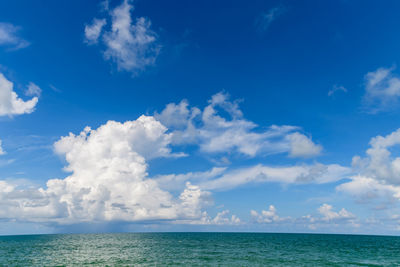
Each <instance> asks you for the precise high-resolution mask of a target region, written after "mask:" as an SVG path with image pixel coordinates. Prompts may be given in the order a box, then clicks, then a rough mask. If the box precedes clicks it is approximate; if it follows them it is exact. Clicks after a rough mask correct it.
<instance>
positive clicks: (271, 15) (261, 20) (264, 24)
mask: <svg viewBox="0 0 400 267" xmlns="http://www.w3.org/2000/svg"><path fill="white" fill-rule="evenodd" d="M285 11H286V8H284V7H283V6H278V7H273V8H271V9H269V10H268V11H267V12H264V13H262V14H261V15H260V16H259V17H258V18H257V19H256V21H255V25H256V27H257V30H258V31H260V32H265V31H266V30H268V28H269V27H270V25H271V23H272V22H274V21H275V20H276V19H277V18H278V17H280V16H281V15H282V14H283V13H284V12H285Z"/></svg>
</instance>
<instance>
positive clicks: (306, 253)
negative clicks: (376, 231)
mask: <svg viewBox="0 0 400 267" xmlns="http://www.w3.org/2000/svg"><path fill="white" fill-rule="evenodd" d="M0 265H1V266H82V265H93V266H132V265H134V266H164V265H168V266H176V265H180V266H400V237H388V236H356V235H313V234H260V233H121V234H65V235H64V234H63V235H26V236H2V237H0Z"/></svg>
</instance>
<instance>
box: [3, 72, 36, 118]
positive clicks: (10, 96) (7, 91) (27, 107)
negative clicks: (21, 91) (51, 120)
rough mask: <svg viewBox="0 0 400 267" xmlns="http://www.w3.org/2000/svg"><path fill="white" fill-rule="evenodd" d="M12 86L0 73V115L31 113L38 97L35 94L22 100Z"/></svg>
mask: <svg viewBox="0 0 400 267" xmlns="http://www.w3.org/2000/svg"><path fill="white" fill-rule="evenodd" d="M13 86H14V85H13V83H12V82H10V81H9V80H7V79H6V77H4V75H3V74H1V73H0V116H12V115H20V114H27V113H32V112H33V111H34V110H35V106H36V104H37V102H38V97H37V96H35V97H33V98H32V99H30V100H27V101H24V100H22V99H21V98H19V97H18V95H17V93H15V92H14V91H13ZM30 86H31V85H30ZM28 91H29V89H28Z"/></svg>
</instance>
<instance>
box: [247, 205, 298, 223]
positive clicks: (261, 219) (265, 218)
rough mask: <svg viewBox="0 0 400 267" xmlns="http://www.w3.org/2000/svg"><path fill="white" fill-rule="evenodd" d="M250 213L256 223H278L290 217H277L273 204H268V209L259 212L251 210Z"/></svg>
mask: <svg viewBox="0 0 400 267" xmlns="http://www.w3.org/2000/svg"><path fill="white" fill-rule="evenodd" d="M250 215H251V218H252V220H253V221H255V222H257V223H279V222H282V221H286V220H289V219H290V218H281V217H279V215H278V214H277V211H276V208H275V206H274V205H270V206H269V208H268V210H262V211H261V212H260V213H258V212H257V211H255V210H251V211H250Z"/></svg>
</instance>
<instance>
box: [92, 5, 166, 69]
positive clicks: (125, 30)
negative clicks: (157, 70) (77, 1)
mask: <svg viewBox="0 0 400 267" xmlns="http://www.w3.org/2000/svg"><path fill="white" fill-rule="evenodd" d="M133 9H134V6H133V5H132V4H131V1H129V0H123V1H122V3H121V4H120V5H119V6H117V7H115V8H114V9H112V10H109V15H110V20H111V26H110V27H111V28H110V29H105V30H104V31H103V28H104V27H105V26H106V24H107V22H106V19H97V18H95V19H94V20H93V22H92V24H91V25H86V26H85V41H86V42H87V43H88V44H96V43H98V40H99V39H100V38H101V40H102V44H103V45H104V46H105V50H104V58H105V59H107V60H111V61H113V62H115V63H116V65H117V67H118V69H119V70H124V71H129V72H132V73H133V74H137V73H138V72H140V71H143V70H144V69H145V68H146V67H147V66H150V65H153V64H154V63H155V61H156V58H157V56H158V54H159V51H160V45H159V44H158V43H157V34H156V33H155V32H154V31H153V30H151V21H150V20H149V19H147V18H145V17H139V18H136V19H133V18H132V15H131V13H132V11H133Z"/></svg>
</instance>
